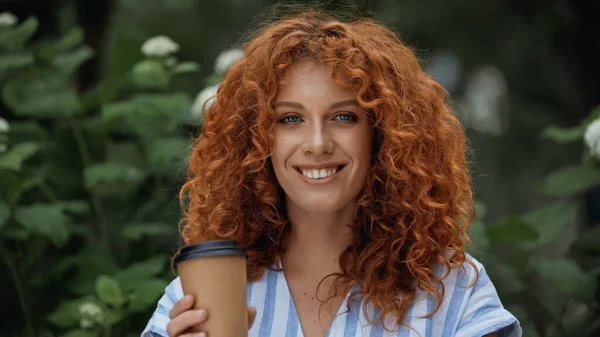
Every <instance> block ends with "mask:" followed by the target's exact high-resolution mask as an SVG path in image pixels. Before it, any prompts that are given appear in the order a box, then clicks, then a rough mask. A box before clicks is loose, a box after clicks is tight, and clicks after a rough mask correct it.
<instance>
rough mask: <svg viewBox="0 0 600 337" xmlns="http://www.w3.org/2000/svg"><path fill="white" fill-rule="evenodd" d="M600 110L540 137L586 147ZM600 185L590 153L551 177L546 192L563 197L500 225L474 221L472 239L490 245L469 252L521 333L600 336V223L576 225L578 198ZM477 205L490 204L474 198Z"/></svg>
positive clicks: (556, 196) (546, 181) (595, 163)
mask: <svg viewBox="0 0 600 337" xmlns="http://www.w3.org/2000/svg"><path fill="white" fill-rule="evenodd" d="M599 113H600V110H599V109H595V110H594V111H592V112H591V114H590V117H588V118H586V119H585V120H584V121H582V123H581V124H580V125H579V126H576V127H573V128H570V129H561V128H557V127H549V128H546V129H545V130H544V131H543V132H542V136H543V137H546V138H549V139H552V140H554V141H556V142H557V143H559V144H566V143H575V142H579V143H580V144H582V145H583V135H584V132H585V127H586V126H587V125H588V124H589V123H590V122H591V121H592V120H594V119H595V118H598V116H599ZM599 185H600V168H599V167H598V165H597V159H596V158H592V157H590V158H587V159H586V160H582V163H581V164H580V165H576V166H570V167H565V168H559V169H557V170H555V171H553V172H550V174H548V175H547V176H546V178H545V181H544V186H543V190H544V192H545V193H546V194H547V195H548V196H550V197H555V198H558V200H556V201H553V202H552V203H550V204H547V205H545V206H542V207H540V208H539V209H535V210H533V211H531V212H528V213H526V214H522V215H520V216H509V217H507V218H506V219H505V220H504V221H502V222H501V223H500V224H485V223H484V221H483V218H482V217H481V216H477V217H476V218H475V221H474V222H473V224H472V226H473V227H474V228H472V229H471V231H470V233H471V236H473V237H475V239H476V242H477V241H479V242H483V243H485V245H480V246H479V247H477V246H475V247H470V248H471V251H472V253H473V254H474V255H475V256H476V257H477V258H478V259H479V260H480V261H482V262H483V263H484V265H485V266H486V269H487V270H488V273H489V274H490V277H491V279H492V280H493V281H494V285H495V286H496V288H497V289H498V292H499V294H500V298H501V299H502V301H503V304H504V305H505V306H507V307H508V308H509V310H511V312H513V313H514V314H515V315H516V316H517V318H519V321H520V323H521V325H522V327H523V331H524V332H523V335H524V336H551V337H559V336H587V337H592V336H597V335H598V334H599V333H600V319H598V300H597V297H596V296H597V293H598V291H599V287H598V276H599V275H600V248H599V247H600V246H599V245H598V242H600V228H599V227H594V228H591V229H587V230H583V231H581V230H579V229H578V226H577V222H578V209H579V206H578V204H579V202H578V201H580V200H581V198H580V196H581V195H582V194H583V193H584V192H585V191H587V190H589V189H591V188H595V187H598V186H599ZM476 209H477V210H478V212H479V210H480V209H483V210H485V207H483V206H482V205H481V204H480V203H477V204H476ZM474 248H475V249H474Z"/></svg>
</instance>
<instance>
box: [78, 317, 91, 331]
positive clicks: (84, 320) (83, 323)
mask: <svg viewBox="0 0 600 337" xmlns="http://www.w3.org/2000/svg"><path fill="white" fill-rule="evenodd" d="M79 326H81V328H82V329H87V328H91V327H93V326H94V321H92V320H91V319H89V318H87V317H84V318H82V319H81V320H80V321H79Z"/></svg>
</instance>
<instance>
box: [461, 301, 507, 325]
mask: <svg viewBox="0 0 600 337" xmlns="http://www.w3.org/2000/svg"><path fill="white" fill-rule="evenodd" d="M502 309H503V308H502V304H501V303H500V299H498V298H497V297H492V298H491V299H490V300H489V301H487V302H486V303H485V304H484V305H482V306H481V307H480V308H478V309H477V311H475V313H474V314H473V316H471V318H469V320H468V321H466V322H461V323H460V325H459V326H458V330H460V329H462V328H463V327H465V326H469V325H471V324H473V322H475V321H476V320H478V319H479V318H481V317H482V316H484V315H486V314H487V313H489V312H491V311H495V310H502Z"/></svg>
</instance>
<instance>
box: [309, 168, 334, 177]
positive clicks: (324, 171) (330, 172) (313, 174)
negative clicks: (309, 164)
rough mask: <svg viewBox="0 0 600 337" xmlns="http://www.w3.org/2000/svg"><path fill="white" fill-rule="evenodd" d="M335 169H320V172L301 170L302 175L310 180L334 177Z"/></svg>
mask: <svg viewBox="0 0 600 337" xmlns="http://www.w3.org/2000/svg"><path fill="white" fill-rule="evenodd" d="M336 172H337V168H329V169H321V170H302V174H303V175H304V176H305V177H307V178H310V179H321V178H326V177H330V176H332V175H334V174H335V173H336Z"/></svg>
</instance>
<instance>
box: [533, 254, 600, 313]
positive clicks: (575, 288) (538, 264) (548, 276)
mask: <svg viewBox="0 0 600 337" xmlns="http://www.w3.org/2000/svg"><path fill="white" fill-rule="evenodd" d="M532 263H533V264H532V267H533V269H534V270H535V271H536V272H537V273H538V274H539V276H540V277H541V278H542V279H543V280H544V281H545V282H548V283H551V284H554V285H556V286H557V287H558V289H560V290H562V291H564V292H566V293H568V294H571V295H573V296H575V298H577V299H578V300H580V301H583V302H584V303H588V301H591V300H592V299H593V298H594V294H595V292H596V280H595V278H594V277H593V276H591V275H588V274H586V273H585V272H583V270H581V268H580V267H579V266H578V265H577V264H575V262H574V261H572V260H569V259H566V258H553V259H538V260H534V261H532Z"/></svg>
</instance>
